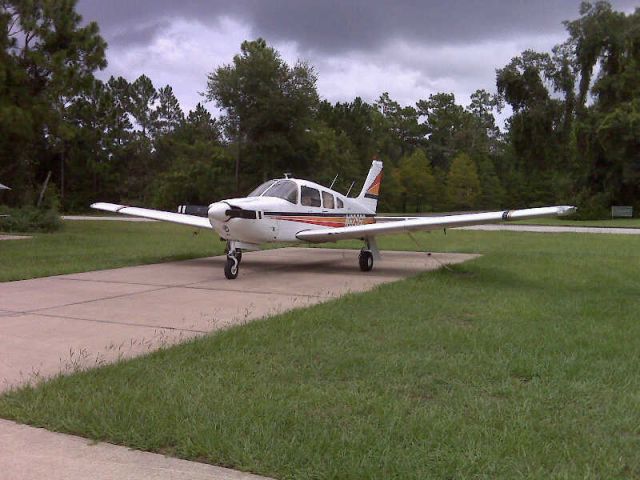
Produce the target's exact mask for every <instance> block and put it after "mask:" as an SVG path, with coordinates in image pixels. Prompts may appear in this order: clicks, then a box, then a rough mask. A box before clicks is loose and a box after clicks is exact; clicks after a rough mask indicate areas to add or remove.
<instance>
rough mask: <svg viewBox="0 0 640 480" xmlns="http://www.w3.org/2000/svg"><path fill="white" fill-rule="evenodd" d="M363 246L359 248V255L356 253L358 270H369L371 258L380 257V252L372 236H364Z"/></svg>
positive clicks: (377, 258) (371, 262) (371, 263)
mask: <svg viewBox="0 0 640 480" xmlns="http://www.w3.org/2000/svg"><path fill="white" fill-rule="evenodd" d="M364 241H365V246H364V247H362V250H360V255H358V263H359V264H360V270H362V271H363V272H370V271H371V269H372V268H373V259H374V258H375V259H376V260H379V259H380V252H379V250H378V245H377V244H376V241H375V239H374V238H366V239H364Z"/></svg>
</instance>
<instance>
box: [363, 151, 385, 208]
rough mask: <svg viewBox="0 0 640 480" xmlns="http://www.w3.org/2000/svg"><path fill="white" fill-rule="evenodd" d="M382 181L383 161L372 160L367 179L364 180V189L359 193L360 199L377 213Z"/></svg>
mask: <svg viewBox="0 0 640 480" xmlns="http://www.w3.org/2000/svg"><path fill="white" fill-rule="evenodd" d="M381 183H382V162H381V161H380V160H374V161H373V162H371V168H370V169H369V174H368V175H367V179H366V180H365V181H364V185H363V186H362V191H361V192H360V195H358V197H357V198H358V200H359V201H360V203H362V204H363V205H364V206H365V207H366V208H368V209H370V210H371V211H372V212H374V213H375V211H376V208H377V206H378V195H379V194H380V184H381Z"/></svg>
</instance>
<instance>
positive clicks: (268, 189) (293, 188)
mask: <svg viewBox="0 0 640 480" xmlns="http://www.w3.org/2000/svg"><path fill="white" fill-rule="evenodd" d="M247 196H248V197H275V198H282V199H283V200H286V201H287V202H291V203H294V204H296V203H298V184H297V183H296V182H293V181H291V180H284V179H283V180H269V181H268V182H265V183H263V184H262V185H260V186H259V187H258V188H256V189H255V190H254V191H253V192H251V193H250V194H249V195H247Z"/></svg>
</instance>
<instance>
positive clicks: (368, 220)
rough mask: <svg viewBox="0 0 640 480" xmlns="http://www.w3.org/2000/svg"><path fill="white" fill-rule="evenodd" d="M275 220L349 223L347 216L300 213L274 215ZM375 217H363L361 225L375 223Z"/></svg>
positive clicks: (333, 225)
mask: <svg viewBox="0 0 640 480" xmlns="http://www.w3.org/2000/svg"><path fill="white" fill-rule="evenodd" d="M272 218H274V219H275V220H284V221H287V222H298V223H307V224H310V225H319V226H322V227H334V228H338V227H344V226H345V224H346V223H347V217H346V216H345V217H316V216H313V215H309V216H306V215H300V216H295V217H294V216H288V215H287V216H275V217H272ZM374 222H375V219H374V218H373V217H363V218H361V219H360V222H359V224H360V225H367V224H369V223H374Z"/></svg>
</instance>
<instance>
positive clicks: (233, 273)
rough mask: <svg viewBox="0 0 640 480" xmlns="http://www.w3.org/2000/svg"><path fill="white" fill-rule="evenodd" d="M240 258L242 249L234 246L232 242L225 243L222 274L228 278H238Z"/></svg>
mask: <svg viewBox="0 0 640 480" xmlns="http://www.w3.org/2000/svg"><path fill="white" fill-rule="evenodd" d="M241 260H242V250H240V249H239V248H235V245H233V243H232V242H229V243H228V244H227V262H226V263H225V265H224V276H225V277H227V279H228V280H234V279H236V278H238V271H239V270H240V261H241Z"/></svg>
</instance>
